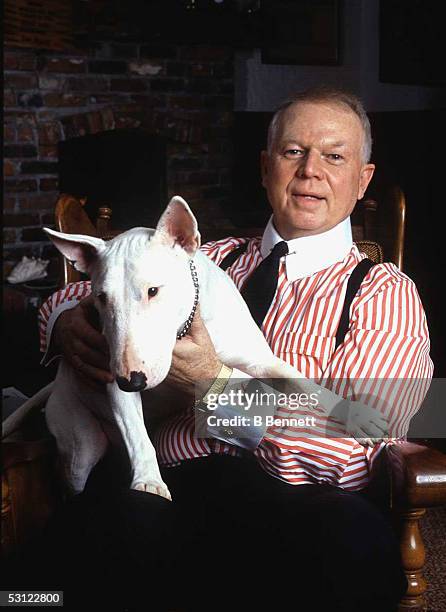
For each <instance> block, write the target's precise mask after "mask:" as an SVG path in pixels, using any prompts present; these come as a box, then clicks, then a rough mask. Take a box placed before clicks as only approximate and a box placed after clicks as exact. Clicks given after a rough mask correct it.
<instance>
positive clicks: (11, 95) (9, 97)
mask: <svg viewBox="0 0 446 612" xmlns="http://www.w3.org/2000/svg"><path fill="white" fill-rule="evenodd" d="M3 105H4V106H5V108H7V107H8V106H15V105H16V96H15V92H13V91H12V90H11V89H5V91H4V92H3Z"/></svg>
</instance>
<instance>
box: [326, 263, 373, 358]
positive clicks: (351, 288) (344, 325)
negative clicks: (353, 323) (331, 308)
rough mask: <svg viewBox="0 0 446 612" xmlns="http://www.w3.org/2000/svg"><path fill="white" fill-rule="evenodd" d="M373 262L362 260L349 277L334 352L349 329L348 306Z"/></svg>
mask: <svg viewBox="0 0 446 612" xmlns="http://www.w3.org/2000/svg"><path fill="white" fill-rule="evenodd" d="M374 265H375V262H373V261H372V260H371V259H362V260H361V261H360V262H359V264H358V265H357V266H356V268H355V269H354V270H353V272H352V273H351V275H350V278H349V279H348V283H347V291H346V293H345V298H344V306H343V308H342V313H341V318H340V319H339V325H338V331H337V332H336V346H335V350H336V349H337V348H338V346H339V345H340V344H342V343H343V342H344V338H345V336H346V334H347V332H348V328H349V327H350V306H351V304H352V302H353V298H354V297H355V295H356V294H357V293H358V290H359V287H360V286H361V283H362V281H363V280H364V278H365V277H366V276H367V273H368V271H369V270H370V268H373V266H374Z"/></svg>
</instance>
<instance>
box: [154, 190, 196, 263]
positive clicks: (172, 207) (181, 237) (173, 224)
mask: <svg viewBox="0 0 446 612" xmlns="http://www.w3.org/2000/svg"><path fill="white" fill-rule="evenodd" d="M153 239H155V240H158V241H159V242H161V243H162V244H165V245H167V246H171V247H174V246H175V245H176V244H179V245H180V246H181V247H182V248H183V249H184V250H185V251H186V253H188V254H189V255H190V256H191V257H192V256H193V255H194V254H195V252H196V250H197V249H199V248H200V244H201V237H200V232H199V231H198V224H197V220H196V219H195V217H194V215H193V213H192V211H191V209H190V208H189V206H188V205H187V203H186V201H185V200H183V198H182V197H180V196H174V197H173V198H172V199H171V200H170V202H169V204H168V205H167V208H166V210H165V211H164V212H163V214H162V215H161V218H160V220H159V221H158V225H157V226H156V232H155V234H154V236H153ZM153 239H152V240H153Z"/></svg>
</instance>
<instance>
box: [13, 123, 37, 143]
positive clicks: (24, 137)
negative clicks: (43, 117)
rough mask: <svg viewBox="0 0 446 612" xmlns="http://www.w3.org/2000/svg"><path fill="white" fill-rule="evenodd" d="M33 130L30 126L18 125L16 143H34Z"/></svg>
mask: <svg viewBox="0 0 446 612" xmlns="http://www.w3.org/2000/svg"><path fill="white" fill-rule="evenodd" d="M34 141H35V134H34V129H33V128H32V127H31V126H30V125H19V126H18V128H17V142H34Z"/></svg>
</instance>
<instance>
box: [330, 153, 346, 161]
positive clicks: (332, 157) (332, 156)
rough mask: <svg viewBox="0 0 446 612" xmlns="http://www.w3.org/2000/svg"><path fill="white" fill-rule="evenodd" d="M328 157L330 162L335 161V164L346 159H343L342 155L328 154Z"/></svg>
mask: <svg viewBox="0 0 446 612" xmlns="http://www.w3.org/2000/svg"><path fill="white" fill-rule="evenodd" d="M326 157H327V158H328V159H329V160H330V161H334V162H340V161H342V160H343V159H344V158H343V157H342V155H339V153H328V155H327V156H326Z"/></svg>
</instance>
